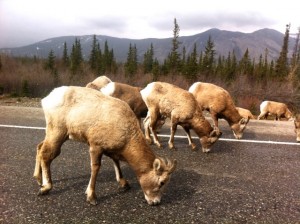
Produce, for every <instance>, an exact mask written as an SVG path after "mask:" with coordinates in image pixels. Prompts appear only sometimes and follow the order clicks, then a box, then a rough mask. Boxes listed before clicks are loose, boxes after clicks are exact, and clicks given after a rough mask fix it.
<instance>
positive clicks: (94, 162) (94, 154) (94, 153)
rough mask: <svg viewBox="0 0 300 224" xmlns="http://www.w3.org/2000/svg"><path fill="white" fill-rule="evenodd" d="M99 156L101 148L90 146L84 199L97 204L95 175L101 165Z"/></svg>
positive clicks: (100, 156) (100, 155)
mask: <svg viewBox="0 0 300 224" xmlns="http://www.w3.org/2000/svg"><path fill="white" fill-rule="evenodd" d="M101 158H102V152H101V150H100V149H97V148H96V147H92V146H90V160H91V177H90V181H89V185H88V186H87V189H86V191H85V193H86V195H87V199H86V200H87V201H88V202H89V203H90V204H92V205H96V204H97V197H96V193H95V187H96V179H97V175H98V172H99V170H100V166H101Z"/></svg>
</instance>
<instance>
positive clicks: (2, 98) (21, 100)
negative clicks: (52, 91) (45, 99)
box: [0, 95, 41, 107]
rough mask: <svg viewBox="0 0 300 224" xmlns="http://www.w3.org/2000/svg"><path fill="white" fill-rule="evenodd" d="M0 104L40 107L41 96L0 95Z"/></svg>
mask: <svg viewBox="0 0 300 224" xmlns="http://www.w3.org/2000/svg"><path fill="white" fill-rule="evenodd" d="M0 105H1V106H19V107H41V98H29V97H10V96H6V95H0Z"/></svg>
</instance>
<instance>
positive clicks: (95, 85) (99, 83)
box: [85, 75, 111, 90]
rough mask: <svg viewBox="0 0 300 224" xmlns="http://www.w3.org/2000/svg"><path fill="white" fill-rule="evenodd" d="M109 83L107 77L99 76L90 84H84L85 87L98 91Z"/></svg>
mask: <svg viewBox="0 0 300 224" xmlns="http://www.w3.org/2000/svg"><path fill="white" fill-rule="evenodd" d="M110 82H111V80H110V79H109V78H108V77H106V76H104V75H103V76H99V77H98V78H96V79H95V80H93V81H92V82H89V83H88V84H86V86H85V87H87V88H91V89H96V90H100V89H101V88H102V87H103V86H105V85H107V84H108V83H110Z"/></svg>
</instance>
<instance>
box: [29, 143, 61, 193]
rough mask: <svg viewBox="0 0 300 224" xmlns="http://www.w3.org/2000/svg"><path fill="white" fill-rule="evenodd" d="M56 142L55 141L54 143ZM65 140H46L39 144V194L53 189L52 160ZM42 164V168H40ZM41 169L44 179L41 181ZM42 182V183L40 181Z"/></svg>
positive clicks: (37, 168) (37, 167) (37, 164)
mask: <svg viewBox="0 0 300 224" xmlns="http://www.w3.org/2000/svg"><path fill="white" fill-rule="evenodd" d="M53 142H54V143H53ZM62 143H63V141H48V140H44V142H42V144H39V146H38V147H40V148H39V149H38V155H37V162H36V171H37V173H35V174H36V175H37V176H36V178H37V181H38V183H39V184H41V185H42V186H41V188H40V190H39V193H38V194H39V195H44V194H47V193H48V192H49V191H50V190H51V189H52V180H51V170H50V166H51V162H52V161H53V160H54V159H55V158H56V157H57V156H58V155H59V154H60V147H61V144H62ZM39 166H40V168H39ZM39 169H41V170H42V181H40V176H39ZM40 182H42V183H40Z"/></svg>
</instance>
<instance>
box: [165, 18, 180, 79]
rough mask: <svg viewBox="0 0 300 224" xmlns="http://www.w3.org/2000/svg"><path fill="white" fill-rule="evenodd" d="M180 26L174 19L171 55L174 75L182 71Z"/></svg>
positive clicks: (171, 68) (171, 66) (171, 70)
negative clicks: (179, 51)
mask: <svg viewBox="0 0 300 224" xmlns="http://www.w3.org/2000/svg"><path fill="white" fill-rule="evenodd" d="M179 31H180V28H179V25H178V24H177V20H176V18H175V19H174V29H173V39H172V50H171V52H170V54H169V57H168V60H169V69H170V72H171V74H172V75H175V74H176V73H177V72H178V71H179V70H180V54H179V53H178V50H179V45H180V44H181V42H179Z"/></svg>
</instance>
